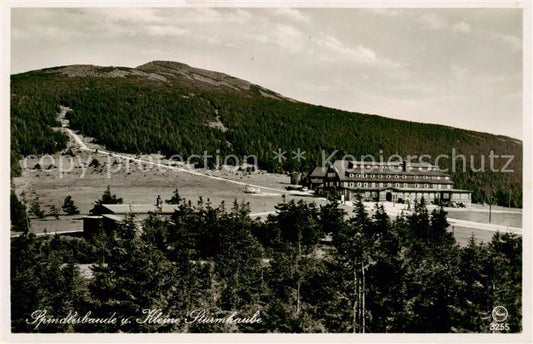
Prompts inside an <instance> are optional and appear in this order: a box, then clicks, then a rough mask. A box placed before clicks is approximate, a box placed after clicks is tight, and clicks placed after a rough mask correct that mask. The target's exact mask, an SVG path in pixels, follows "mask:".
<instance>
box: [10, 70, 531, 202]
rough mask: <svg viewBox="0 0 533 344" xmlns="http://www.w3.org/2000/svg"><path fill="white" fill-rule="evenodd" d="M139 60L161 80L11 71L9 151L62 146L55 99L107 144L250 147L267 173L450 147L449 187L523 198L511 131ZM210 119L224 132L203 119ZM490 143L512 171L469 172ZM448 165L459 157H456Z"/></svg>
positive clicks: (477, 198) (493, 197)
mask: <svg viewBox="0 0 533 344" xmlns="http://www.w3.org/2000/svg"><path fill="white" fill-rule="evenodd" d="M94 68H96V67H94ZM143 68H144V70H147V71H150V72H152V73H157V72H160V73H161V74H160V75H162V76H165V78H167V81H161V80H153V79H150V78H146V77H141V76H134V75H129V76H127V77H124V78H109V77H97V76H85V77H81V76H78V77H69V76H66V75H64V74H61V73H60V71H61V68H59V69H54V70H43V71H35V72H29V73H24V74H18V75H13V76H12V78H11V81H12V113H11V116H12V123H14V126H12V137H13V142H14V143H13V146H12V148H13V152H14V153H13V156H15V157H16V156H19V155H20V154H29V153H34V152H41V153H43V152H47V151H50V150H54V149H60V148H62V147H63V146H64V137H63V136H61V134H59V133H54V132H52V131H50V129H49V126H50V125H53V124H54V123H55V122H54V116H55V114H56V112H57V107H58V105H59V104H61V105H64V106H68V107H70V108H72V109H73V111H72V112H69V113H68V114H67V116H68V119H69V120H70V124H71V126H72V127H73V128H74V129H77V130H80V132H81V133H83V134H85V135H88V136H91V137H94V138H96V139H97V140H98V142H100V143H101V144H103V145H105V146H106V147H107V148H109V149H112V150H117V151H122V152H130V153H154V152H158V151H160V152H162V153H163V154H165V155H167V156H170V155H173V154H180V155H182V156H183V157H184V158H187V157H188V156H189V155H191V154H200V155H201V154H203V152H204V151H207V153H208V154H211V155H215V154H216V153H217V151H218V152H219V154H220V155H221V156H222V157H224V156H225V155H228V154H236V155H237V156H240V157H242V156H243V155H251V154H252V155H256V156H257V157H258V162H259V166H260V168H263V169H266V170H268V171H275V172H283V171H296V170H300V171H304V172H308V171H309V170H310V169H311V168H313V167H315V166H317V165H319V164H320V163H321V160H322V150H325V151H326V156H329V154H331V153H332V152H333V151H335V150H338V151H339V152H338V154H337V157H338V158H340V157H342V156H343V155H344V154H351V155H353V156H355V157H356V159H358V158H360V157H361V156H363V155H368V154H371V155H373V156H375V157H376V158H378V157H379V156H380V155H382V156H383V157H384V158H385V159H387V158H388V157H389V156H391V155H393V154H399V155H400V156H403V157H406V156H407V155H411V156H412V155H418V156H420V155H422V154H428V155H431V156H432V157H433V159H434V158H436V157H437V156H438V155H439V154H447V155H451V154H452V149H455V151H456V154H462V155H464V156H466V166H467V168H466V170H467V172H462V167H459V168H458V171H457V172H454V173H452V177H453V179H454V182H455V186H456V187H457V188H464V189H469V190H472V191H473V201H474V202H484V201H486V202H491V203H493V204H495V203H496V204H499V205H505V206H508V205H509V203H510V204H511V206H513V207H521V206H522V177H521V176H522V143H521V142H519V141H517V140H514V139H511V138H507V137H500V136H496V135H490V134H485V133H479V132H474V131H468V130H461V129H455V128H451V127H446V126H441V125H432V124H422V123H413V122H407V121H400V120H394V119H389V118H384V117H380V116H373V115H366V114H361V113H352V112H346V111H341V110H336V109H332V108H327V107H323V106H314V105H310V104H305V103H300V102H293V101H290V100H287V99H272V98H270V97H265V96H263V94H264V93H265V91H264V90H261V89H259V88H258V87H256V86H250V87H249V89H247V90H244V89H235V88H231V87H224V86H216V87H215V86H213V85H211V84H209V83H202V82H201V81H198V80H195V79H193V78H186V77H184V76H183V75H182V74H180V73H179V71H176V70H172V69H169V67H168V66H165V68H163V67H161V66H159V65H158V64H157V63H154V64H152V65H150V66H149V67H146V66H145V67H143ZM147 68H148V69H147ZM176 68H178V67H176ZM123 70H130V71H135V69H123ZM172 73H174V76H172V75H173V74H172ZM429 110H430V109H428V111H429ZM217 116H218V117H217ZM217 118H218V119H219V120H220V121H221V122H222V123H223V124H224V126H225V127H226V128H227V129H228V130H227V131H221V130H219V129H217V128H214V127H210V126H209V125H208V124H209V123H213V122H214V121H216V120H217ZM278 149H282V151H286V152H287V154H285V157H287V159H286V160H284V161H282V162H279V161H278V160H276V159H273V158H274V154H273V152H274V151H277V150H278ZM298 149H301V150H302V151H305V155H304V157H305V160H302V161H300V162H298V161H297V160H294V159H292V157H293V156H292V153H291V152H292V151H297V150H298ZM491 150H492V151H494V153H495V154H497V155H502V154H505V155H513V156H514V159H513V161H512V163H511V164H510V165H509V166H508V169H512V170H514V172H512V173H500V172H492V171H490V170H489V171H488V172H487V173H482V172H473V171H472V169H471V168H472V167H473V168H475V169H479V168H480V166H481V160H482V159H484V165H485V169H486V170H488V169H489V168H490V166H489V158H488V156H489V153H490V151H491ZM482 155H483V156H484V158H481V156H482ZM471 156H473V160H472V161H471V158H470V157H471ZM211 161H213V160H211ZM506 161H507V159H502V158H499V159H496V160H495V164H494V168H496V169H501V168H502V167H503V166H504V165H505V163H506ZM440 162H441V166H440V167H441V168H449V167H450V166H451V157H450V158H448V159H441V160H440ZM456 164H457V165H458V166H462V160H461V159H457V160H456ZM486 195H487V197H486ZM509 196H510V197H509Z"/></svg>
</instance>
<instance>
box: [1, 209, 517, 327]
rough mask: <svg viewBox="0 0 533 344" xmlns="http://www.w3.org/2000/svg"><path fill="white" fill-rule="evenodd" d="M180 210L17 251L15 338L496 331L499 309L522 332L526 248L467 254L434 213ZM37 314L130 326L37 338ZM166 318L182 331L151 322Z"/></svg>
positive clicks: (508, 241) (25, 241)
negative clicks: (153, 316)
mask: <svg viewBox="0 0 533 344" xmlns="http://www.w3.org/2000/svg"><path fill="white" fill-rule="evenodd" d="M178 203H179V206H178V209H177V210H176V211H175V213H174V214H173V215H172V218H171V219H165V218H162V217H160V216H157V215H155V214H153V215H152V216H150V217H149V218H147V219H146V220H144V221H143V223H142V234H140V233H139V231H138V229H137V228H138V226H139V223H137V222H136V221H135V219H134V218H133V215H131V217H128V218H127V219H126V220H125V221H124V222H123V223H122V224H121V225H119V226H118V228H117V229H116V230H104V229H100V230H99V231H98V232H96V233H94V234H93V235H91V236H88V237H85V238H68V237H59V236H57V235H56V236H54V237H48V236H40V237H37V236H35V235H34V234H32V233H27V232H26V233H25V234H23V235H21V236H20V237H18V238H14V239H12V241H11V276H12V277H11V278H12V280H11V300H12V301H11V302H12V303H11V316H12V319H11V329H12V331H13V332H52V333H53V332H119V331H120V332H124V333H135V332H136V333H138V332H144V333H146V332H259V333H266V332H270V333H362V332H365V333H394V332H411V333H419V332H423V333H436V332H444V333H448V332H453V333H472V332H474V333H476V332H484V333H490V332H494V331H493V330H494V329H493V327H492V326H494V323H493V322H492V317H491V311H492V309H493V308H494V307H495V306H499V305H500V306H501V305H505V308H506V309H507V310H508V312H509V317H508V319H507V320H506V323H505V327H502V329H500V330H498V329H496V332H500V331H501V332H514V333H517V332H521V331H522V317H521V314H522V302H521V300H522V285H521V281H522V238H521V237H520V236H517V235H514V234H508V233H507V234H500V233H495V234H494V236H493V238H492V240H491V241H490V242H489V243H487V244H479V243H477V242H476V241H475V239H474V238H473V237H472V239H471V240H470V243H469V244H468V245H467V246H464V247H461V246H459V245H457V243H456V242H455V239H454V238H453V236H452V234H451V233H450V232H448V231H447V227H448V223H447V220H446V212H445V211H444V210H442V209H435V210H433V211H431V212H430V211H429V210H428V209H427V208H426V207H425V205H424V204H417V205H416V206H415V209H414V212H413V213H412V214H408V215H406V216H404V215H402V216H399V217H398V218H396V219H395V220H393V221H391V219H390V218H389V217H388V215H387V214H386V212H385V210H384V209H383V206H381V205H376V208H375V209H374V210H373V211H372V213H371V214H369V213H367V212H366V211H365V208H364V205H363V204H362V203H361V202H357V203H356V204H355V206H354V212H353V214H350V218H347V217H346V216H347V214H345V213H344V211H343V210H342V209H341V208H339V206H338V204H337V203H336V202H332V203H329V204H327V205H324V206H317V205H316V204H314V203H306V202H303V201H300V202H294V201H290V202H281V203H279V204H278V205H277V206H276V208H277V212H276V214H273V215H269V216H268V218H267V219H266V221H261V220H253V219H252V218H250V216H249V206H248V205H247V204H237V203H235V204H234V205H233V207H232V208H231V210H228V209H226V207H225V205H224V204H220V205H219V206H218V207H214V206H213V205H212V204H211V203H210V202H209V200H206V201H203V200H201V199H200V200H199V201H198V203H197V204H196V205H192V204H191V201H188V202H187V201H185V200H183V199H181V200H179V202H178ZM326 233H331V236H332V238H333V241H332V242H331V243H330V244H324V243H323V242H321V240H320V238H323V237H324V236H325V234H326ZM80 264H81V265H80ZM83 264H85V266H87V264H89V265H90V266H91V267H90V270H89V273H87V270H86V272H85V273H84V274H82V273H81V270H80V268H81V267H82V266H83ZM36 309H41V310H46V311H47V312H48V313H47V316H54V317H56V318H62V317H65V316H66V315H67V314H68V313H69V311H76V312H78V314H79V316H80V317H83V316H84V315H85V314H87V312H91V316H92V317H99V318H107V317H109V316H110V315H111V314H116V315H117V317H118V318H122V319H126V318H127V319H130V322H125V323H122V322H117V323H115V324H103V325H102V324H88V323H75V324H73V323H59V324H55V323H44V324H40V326H37V327H36V324H33V323H31V319H30V318H31V316H30V315H31V314H32V312H34V311H35V310H36ZM157 309H160V310H161V313H162V318H163V319H164V318H167V317H170V318H177V319H180V320H181V321H179V322H176V323H157V322H143V321H142V319H143V318H144V317H145V315H146V313H145V312H143V310H157ZM198 309H199V310H202V311H205V312H206V314H207V316H208V317H209V318H210V317H215V318H224V317H228V316H229V315H230V314H232V313H233V312H235V311H237V312H238V314H239V316H240V317H243V316H244V317H251V316H252V315H253V314H255V313H258V315H259V318H260V319H261V322H259V323H254V324H234V323H230V324H228V323H222V324H221V323H215V324H212V323H211V324H209V323H207V324H205V323H199V322H191V319H192V318H193V316H192V315H191V312H192V311H194V310H198ZM143 314H144V315H143ZM28 319H30V320H28ZM135 319H140V320H141V321H136V320H135ZM186 320H188V322H187V321H186ZM496 325H503V324H498V323H497V324H496Z"/></svg>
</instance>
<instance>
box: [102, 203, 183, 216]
mask: <svg viewBox="0 0 533 344" xmlns="http://www.w3.org/2000/svg"><path fill="white" fill-rule="evenodd" d="M102 208H103V209H104V210H107V213H108V214H130V213H131V214H148V213H149V212H153V213H155V212H159V210H158V208H157V207H156V205H155V204H133V203H131V204H102ZM176 209H178V205H177V204H162V205H161V213H163V214H172V213H174V211H175V210H176Z"/></svg>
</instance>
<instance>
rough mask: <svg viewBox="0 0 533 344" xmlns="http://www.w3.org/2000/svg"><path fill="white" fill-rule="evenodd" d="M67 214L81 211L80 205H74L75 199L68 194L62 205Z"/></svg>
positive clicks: (75, 213)
mask: <svg viewBox="0 0 533 344" xmlns="http://www.w3.org/2000/svg"><path fill="white" fill-rule="evenodd" d="M61 208H62V209H63V211H64V212H65V213H66V214H67V215H77V214H79V213H80V211H79V209H78V207H76V206H75V205H74V200H72V196H70V195H68V196H67V197H65V200H64V201H63V206H62V207H61Z"/></svg>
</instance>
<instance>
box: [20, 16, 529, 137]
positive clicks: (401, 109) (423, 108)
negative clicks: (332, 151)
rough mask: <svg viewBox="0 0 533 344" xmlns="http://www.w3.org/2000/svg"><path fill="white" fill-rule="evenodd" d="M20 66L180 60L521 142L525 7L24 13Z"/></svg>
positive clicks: (283, 89) (353, 106) (319, 100)
mask: <svg viewBox="0 0 533 344" xmlns="http://www.w3.org/2000/svg"><path fill="white" fill-rule="evenodd" d="M11 23H12V31H11V35H12V43H11V70H12V73H19V72H23V71H28V70H33V69H39V68H44V67H52V66H59V65H68V64H96V65H114V66H130V67H135V66H138V65H141V64H144V63H146V62H149V61H152V60H171V61H179V62H183V63H187V64H189V65H191V66H193V67H199V68H205V69H211V70H216V71H219V72H224V73H227V74H230V75H233V76H236V77H239V78H242V79H246V80H248V81H251V82H253V83H256V84H259V85H261V86H264V87H267V88H270V89H272V90H274V91H276V92H279V93H282V94H284V95H286V96H288V97H291V98H295V99H298V100H301V101H305V102H309V103H313V104H319V105H325V106H330V107H334V108H339V109H344V110H350V111H358V112H364V113H371V114H379V115H383V116H387V117H392V118H399V119H406V120H411V121H417V122H430V123H439V124H446V125H451V126H455V127H460V128H466V129H472V130H477V131H485V132H490V133H496V134H503V135H508V136H511V137H515V138H519V139H521V138H522V11H521V10H520V9H288V8H285V9H249V8H243V9H229V8H225V9H221V8H218V9H212V8H196V9H193V8H175V9H174V8H172V9H169V8H159V9H154V8H116V9H114V8H113V9H110V8H106V9H97V8H93V9H89V8H86V9H83V8H79V9H62V8H54V9H52V8H49V9H22V8H18V9H13V10H12V18H11Z"/></svg>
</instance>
